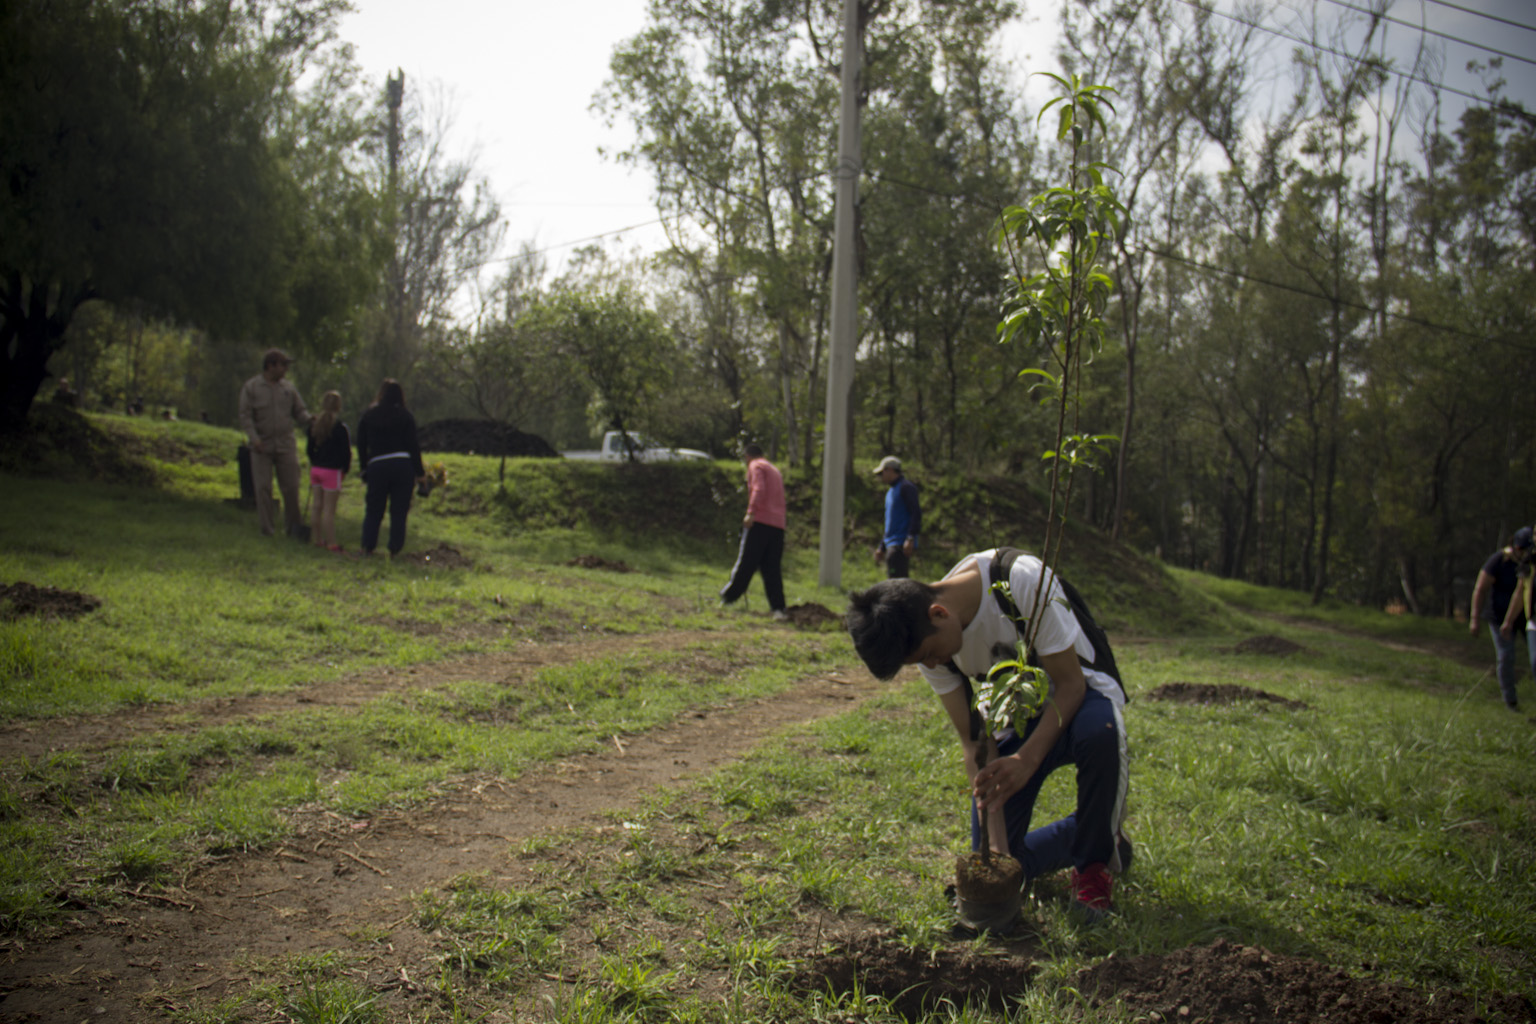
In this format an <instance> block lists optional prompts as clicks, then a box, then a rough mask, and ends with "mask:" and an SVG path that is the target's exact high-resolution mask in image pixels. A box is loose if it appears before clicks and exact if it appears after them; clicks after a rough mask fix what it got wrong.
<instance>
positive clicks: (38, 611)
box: [0, 582, 101, 619]
mask: <svg viewBox="0 0 1536 1024" xmlns="http://www.w3.org/2000/svg"><path fill="white" fill-rule="evenodd" d="M100 607H101V598H99V597H92V596H91V595H90V594H81V593H77V592H76V591H73V590H60V589H59V588H57V587H35V586H33V585H32V584H30V583H26V582H17V583H11V584H0V619H19V618H21V617H22V616H23V615H36V616H39V617H40V618H45V619H77V618H79V617H80V616H82V615H84V614H86V613H87V612H93V611H95V610H96V609H97V608H100Z"/></svg>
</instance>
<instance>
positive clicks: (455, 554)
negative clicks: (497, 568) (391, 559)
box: [395, 544, 474, 569]
mask: <svg viewBox="0 0 1536 1024" xmlns="http://www.w3.org/2000/svg"><path fill="white" fill-rule="evenodd" d="M395 560H396V561H399V562H405V563H407V564H408V565H419V566H422V567H423V568H428V569H464V568H467V567H468V566H470V565H472V564H474V563H472V562H471V561H470V560H469V557H468V556H467V555H465V554H464V553H463V552H461V551H460V550H459V549H458V548H454V547H449V546H448V545H447V544H439V545H438V546H437V547H435V548H428V549H427V550H426V551H402V552H400V554H399V555H397V556H396V558H395Z"/></svg>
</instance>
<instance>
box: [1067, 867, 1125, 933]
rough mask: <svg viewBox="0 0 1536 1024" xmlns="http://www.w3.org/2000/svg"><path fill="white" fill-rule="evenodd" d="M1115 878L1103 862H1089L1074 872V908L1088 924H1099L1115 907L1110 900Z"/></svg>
mask: <svg viewBox="0 0 1536 1024" xmlns="http://www.w3.org/2000/svg"><path fill="white" fill-rule="evenodd" d="M1114 887H1115V879H1114V876H1113V875H1111V874H1110V873H1109V869H1108V868H1106V867H1105V866H1104V865H1103V864H1089V865H1088V866H1087V867H1085V868H1083V869H1082V870H1081V871H1078V870H1075V869H1074V870H1073V872H1072V901H1073V902H1072V910H1073V912H1074V913H1075V914H1077V915H1078V916H1079V917H1080V918H1081V919H1082V920H1083V921H1084V923H1086V924H1098V923H1099V922H1100V921H1102V920H1104V918H1105V917H1106V916H1107V915H1108V914H1109V912H1110V911H1111V910H1114V909H1115V905H1114V904H1113V903H1112V902H1110V893H1111V892H1112V891H1113V890H1114Z"/></svg>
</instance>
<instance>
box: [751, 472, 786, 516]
mask: <svg viewBox="0 0 1536 1024" xmlns="http://www.w3.org/2000/svg"><path fill="white" fill-rule="evenodd" d="M747 515H749V516H751V517H752V521H753V522H754V523H762V524H763V525H764V526H777V527H778V528H779V529H781V530H782V529H784V478H783V477H782V476H780V475H779V471H778V470H777V469H776V468H775V467H774V465H773V463H771V462H769V461H768V460H767V459H753V460H752V461H751V462H749V463H747Z"/></svg>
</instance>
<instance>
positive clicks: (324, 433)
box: [305, 391, 352, 551]
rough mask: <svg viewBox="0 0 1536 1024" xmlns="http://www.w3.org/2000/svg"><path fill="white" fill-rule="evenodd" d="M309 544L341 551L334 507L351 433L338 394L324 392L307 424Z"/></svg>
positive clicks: (349, 452)
mask: <svg viewBox="0 0 1536 1024" xmlns="http://www.w3.org/2000/svg"><path fill="white" fill-rule="evenodd" d="M305 450H306V451H307V452H308V453H309V492H310V507H311V508H312V509H313V511H312V512H311V513H310V516H311V522H310V529H309V537H310V543H312V544H314V545H315V546H316V547H324V548H329V549H330V550H331V551H340V550H342V547H341V545H340V544H338V543H336V505H337V503H338V502H339V501H340V500H341V482H342V480H344V479H345V478H346V475H347V471H348V470H350V469H351V468H352V434H351V433H350V432H349V431H348V430H347V425H346V424H345V423H343V422H342V421H341V392H339V391H327V392H326V393H325V397H324V398H322V399H321V400H320V415H318V416H316V417H315V418H314V420H312V421H311V422H310V424H309V440H308V442H307V444H306V446H305Z"/></svg>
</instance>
